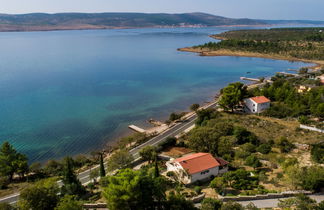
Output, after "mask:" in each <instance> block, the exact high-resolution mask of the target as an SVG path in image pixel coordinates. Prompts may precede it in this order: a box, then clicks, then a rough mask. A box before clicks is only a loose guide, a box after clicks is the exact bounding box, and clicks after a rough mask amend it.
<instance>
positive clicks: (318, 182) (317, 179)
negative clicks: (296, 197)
mask: <svg viewBox="0 0 324 210" xmlns="http://www.w3.org/2000/svg"><path fill="white" fill-rule="evenodd" d="M286 174H287V176H288V181H289V182H290V183H291V185H292V186H294V187H295V188H297V189H298V188H299V189H303V190H313V191H320V189H321V188H322V187H323V186H324V168H323V167H321V166H310V167H302V168H300V167H298V166H296V165H294V166H291V167H288V168H287V170H286Z"/></svg>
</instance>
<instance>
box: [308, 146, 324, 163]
mask: <svg viewBox="0 0 324 210" xmlns="http://www.w3.org/2000/svg"><path fill="white" fill-rule="evenodd" d="M311 156H312V159H313V160H314V161H315V162H317V163H324V142H322V143H319V144H315V145H313V147H312V150H311Z"/></svg>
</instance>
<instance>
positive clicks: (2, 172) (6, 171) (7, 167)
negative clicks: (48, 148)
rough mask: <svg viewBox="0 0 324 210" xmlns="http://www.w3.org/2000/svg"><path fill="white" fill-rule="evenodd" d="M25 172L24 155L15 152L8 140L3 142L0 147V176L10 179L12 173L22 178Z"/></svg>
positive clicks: (26, 164)
mask: <svg viewBox="0 0 324 210" xmlns="http://www.w3.org/2000/svg"><path fill="white" fill-rule="evenodd" d="M27 172H28V163H27V157H26V155H24V154H21V153H19V152H17V151H16V150H15V149H14V148H13V146H12V145H10V144H9V142H4V143H3V144H2V146H1V148H0V176H2V177H7V178H8V181H11V180H12V179H13V176H14V174H18V175H19V176H20V177H22V178H23V177H24V175H25V174H26V173H27Z"/></svg>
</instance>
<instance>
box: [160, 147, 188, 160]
mask: <svg viewBox="0 0 324 210" xmlns="http://www.w3.org/2000/svg"><path fill="white" fill-rule="evenodd" d="M191 152H193V151H192V150H191V149H189V148H185V147H169V148H167V149H165V150H164V151H163V152H162V154H163V155H167V156H170V157H173V158H178V157H181V156H183V155H185V154H189V153H191Z"/></svg>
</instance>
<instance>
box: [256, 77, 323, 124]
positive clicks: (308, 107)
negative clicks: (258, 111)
mask: <svg viewBox="0 0 324 210" xmlns="http://www.w3.org/2000/svg"><path fill="white" fill-rule="evenodd" d="M272 80H274V82H273V83H272V84H271V85H270V84H268V85H265V86H264V87H263V88H262V89H255V90H253V94H254V95H264V96H266V97H268V98H269V99H270V100H271V101H272V102H274V103H272V106H271V107H270V109H268V110H267V111H266V112H265V113H264V115H266V116H272V117H278V118H284V117H289V116H291V117H299V116H303V115H314V116H316V117H322V115H323V112H322V106H323V99H322V96H323V94H324V87H323V86H318V87H313V88H312V89H311V90H310V91H308V92H305V93H303V94H300V93H298V92H297V88H296V86H298V84H299V83H300V82H301V81H300V79H296V78H284V77H281V76H276V77H273V78H272Z"/></svg>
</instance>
